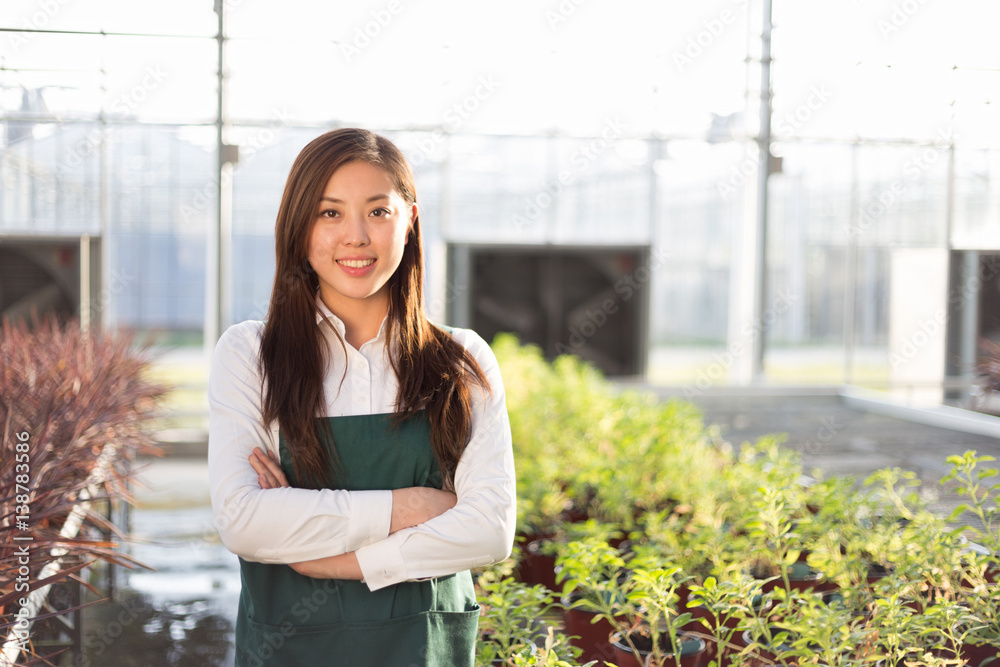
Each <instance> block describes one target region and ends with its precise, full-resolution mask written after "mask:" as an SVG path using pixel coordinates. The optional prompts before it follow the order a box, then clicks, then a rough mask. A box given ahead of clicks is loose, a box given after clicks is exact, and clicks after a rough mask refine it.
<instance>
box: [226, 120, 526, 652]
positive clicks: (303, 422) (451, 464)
mask: <svg viewBox="0 0 1000 667" xmlns="http://www.w3.org/2000/svg"><path fill="white" fill-rule="evenodd" d="M275 239H276V254H277V266H276V271H275V281H274V289H273V291H272V294H271V302H270V308H269V311H268V316H267V320H266V321H265V322H243V323H241V324H237V325H235V326H233V327H231V328H230V329H229V330H228V331H226V332H225V334H224V335H223V336H222V338H221V339H220V340H219V343H218V346H217V348H216V351H215V355H214V357H213V360H212V371H211V377H210V380H209V390H208V394H209V406H210V413H211V417H210V431H209V433H210V435H209V454H208V456H209V474H210V484H211V492H212V505H213V508H214V511H215V516H216V522H217V525H218V528H219V533H220V534H221V536H222V541H223V543H224V544H225V545H226V547H227V548H228V549H229V550H230V551H232V552H234V553H235V554H237V555H238V556H239V557H240V570H241V576H242V590H241V593H240V605H239V611H238V617H237V624H236V653H237V656H236V664H237V665H238V666H240V667H257V666H259V665H281V666H282V667H290V666H297V665H302V666H304V667H314V666H322V665H351V666H361V665H371V666H373V667H376V666H377V667H393V666H396V665H399V666H401V667H409V666H410V665H440V666H442V667H444V666H447V667H458V666H461V665H472V663H473V654H474V646H475V638H476V631H477V623H478V615H479V608H478V606H477V605H476V601H475V594H474V591H473V587H472V580H471V576H470V574H469V571H468V570H469V568H472V567H478V566H483V565H487V564H490V563H493V562H496V561H498V560H502V559H504V558H506V557H507V556H509V555H510V550H511V546H512V543H513V532H514V519H515V497H514V470H513V455H512V452H511V445H510V427H509V424H508V421H507V412H506V408H505V406H504V391H503V385H502V383H501V379H500V374H499V370H498V368H497V364H496V359H495V358H494V356H493V354H492V352H491V350H490V349H489V347H488V346H487V345H486V343H485V342H484V341H483V340H482V339H481V338H480V337H479V336H477V335H476V334H475V333H473V332H472V331H469V330H462V329H455V330H445V329H442V328H440V327H437V326H435V325H433V324H431V323H430V322H429V321H428V320H427V318H426V316H425V314H424V311H423V301H422V287H423V253H422V247H421V236H420V222H419V216H418V208H417V197H416V189H415V187H414V182H413V173H412V171H411V169H410V167H409V165H408V164H407V163H406V160H405V158H404V157H403V155H402V154H401V153H400V151H399V150H398V149H397V148H396V147H395V146H394V145H393V144H392V143H391V142H389V141H388V140H386V139H385V138H383V137H380V136H378V135H375V134H373V133H371V132H368V131H365V130H359V129H341V130H335V131H333V132H329V133H327V134H324V135H322V136H320V137H319V138H317V139H315V140H313V141H312V142H311V143H310V144H309V145H307V146H306V147H305V148H304V149H303V150H302V152H301V153H300V154H299V156H298V158H297V159H296V160H295V163H294V164H293V165H292V169H291V173H290V174H289V177H288V182H287V183H286V185H285V192H284V195H283V197H282V201H281V207H280V209H279V211H278V219H277V224H276V229H275Z"/></svg>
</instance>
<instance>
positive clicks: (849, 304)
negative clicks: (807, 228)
mask: <svg viewBox="0 0 1000 667" xmlns="http://www.w3.org/2000/svg"><path fill="white" fill-rule="evenodd" d="M858 151H859V147H858V144H857V143H855V144H854V146H852V148H851V213H850V215H851V224H850V226H848V233H847V245H846V252H847V257H846V262H845V263H846V267H845V269H844V276H845V277H844V384H851V382H852V380H853V374H854V339H855V329H856V328H857V324H856V322H855V313H856V310H857V308H856V306H855V302H856V299H857V289H858V276H857V273H858V235H859V234H860V233H861V192H860V189H861V188H860V185H859V183H858Z"/></svg>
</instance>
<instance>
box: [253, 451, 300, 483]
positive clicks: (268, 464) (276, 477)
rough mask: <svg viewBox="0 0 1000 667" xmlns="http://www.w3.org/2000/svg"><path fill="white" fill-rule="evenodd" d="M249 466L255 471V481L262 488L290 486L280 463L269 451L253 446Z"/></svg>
mask: <svg viewBox="0 0 1000 667" xmlns="http://www.w3.org/2000/svg"><path fill="white" fill-rule="evenodd" d="M250 466H251V467H252V468H253V469H254V472H256V473H257V481H258V483H259V484H260V488H262V489H277V488H281V487H284V486H290V485H289V483H288V479H287V478H286V477H285V473H284V472H283V471H282V470H281V465H280V464H279V463H278V460H277V458H276V457H275V456H274V454H272V453H271V452H267V453H266V454H265V453H264V451H262V450H261V449H260V448H259V447H254V450H253V453H252V454H251V455H250Z"/></svg>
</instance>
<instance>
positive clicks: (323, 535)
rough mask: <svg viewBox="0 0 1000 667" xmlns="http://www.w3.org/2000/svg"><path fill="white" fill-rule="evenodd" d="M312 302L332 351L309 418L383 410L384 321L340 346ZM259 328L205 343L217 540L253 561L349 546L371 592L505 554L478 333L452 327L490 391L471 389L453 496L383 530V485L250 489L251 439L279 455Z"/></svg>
mask: <svg viewBox="0 0 1000 667" xmlns="http://www.w3.org/2000/svg"><path fill="white" fill-rule="evenodd" d="M320 304H321V306H320V307H321V309H322V312H321V313H318V314H317V317H316V322H317V326H319V327H320V328H321V330H322V331H323V334H324V336H325V339H326V341H327V344H329V345H330V350H331V353H330V355H329V356H330V361H329V363H328V367H327V370H326V376H325V378H326V379H325V381H324V384H323V390H324V392H325V397H326V410H325V413H324V414H323V415H317V416H327V417H339V416H350V415H368V414H378V413H386V412H393V411H394V408H395V401H396V389H397V386H398V382H397V380H396V375H395V373H394V372H393V370H392V367H391V366H390V365H389V359H388V355H387V353H386V340H385V328H386V322H385V321H383V323H382V327H381V328H380V329H379V333H378V335H377V336H376V337H375V338H373V339H372V340H370V341H368V342H367V343H365V344H364V345H362V346H361V348H360V349H355V348H354V347H352V346H351V345H348V344H346V343H345V344H344V345H343V346H342V345H341V344H340V342H339V341H338V340H337V333H335V332H334V331H333V330H332V329H331V327H330V326H329V324H327V323H326V322H324V321H323V315H325V316H326V317H327V319H328V320H329V322H330V323H332V324H333V326H334V327H335V328H336V330H337V332H339V335H340V337H341V339H342V340H343V337H344V324H343V322H342V321H341V320H340V319H339V318H337V316H335V315H334V314H333V313H332V312H330V311H329V310H328V309H326V308H325V306H323V305H322V302H320ZM262 331H263V323H262V322H253V321H250V322H243V323H241V324H237V325H234V326H232V327H230V328H229V329H228V330H227V331H226V332H225V333H224V334H223V336H222V337H221V338H220V340H219V343H218V345H217V346H216V349H215V354H214V356H213V358H212V370H211V375H210V377H209V382H208V402H209V412H210V421H209V443H208V471H209V483H210V485H211V495H212V507H213V510H214V513H215V520H216V526H217V528H218V530H219V534H220V535H221V537H222V541H223V544H225V546H226V548H227V549H229V550H230V551H232V552H233V553H235V554H237V555H238V556H240V557H242V558H244V559H246V560H249V561H257V562H262V563H297V562H300V561H305V560H313V559H316V558H323V557H327V556H335V555H339V554H343V553H349V552H352V551H353V552H355V554H356V556H357V558H358V562H359V564H360V565H361V571H362V573H363V574H364V580H365V582H366V583H367V584H368V587H369V588H370V589H371V590H377V589H379V588H383V587H385V586H389V585H391V584H395V583H399V582H401V581H407V580H412V579H424V578H428V577H439V576H444V575H448V574H454V573H455V572H460V571H462V570H467V569H469V568H472V567H479V566H483V565H489V564H490V563H493V562H496V561H499V560H503V559H504V558H507V557H508V556H509V555H510V551H511V547H512V545H513V539H514V527H515V520H516V516H515V515H516V507H515V490H514V489H515V483H514V457H513V453H512V450H511V436H510V424H509V422H508V419H507V408H506V404H505V399H504V389H503V383H502V381H501V379H500V370H499V368H498V366H497V362H496V357H495V356H494V355H493V351H492V350H491V349H490V348H489V346H488V345H487V344H486V342H485V341H484V340H483V339H482V338H481V337H480V336H479V335H477V334H476V333H475V332H473V331H470V330H468V329H455V330H454V332H453V335H454V337H455V340H456V341H458V342H459V343H460V344H461V345H463V346H464V347H465V348H466V349H468V350H469V352H470V353H471V354H472V356H473V357H474V358H475V359H476V361H477V362H478V363H479V365H480V366H481V367H482V369H483V371H484V373H485V374H486V377H487V379H488V380H489V383H490V387H491V389H492V394H487V393H486V392H484V391H482V390H481V389H480V388H479V387H473V403H472V437H471V440H470V442H469V444H468V446H467V447H466V449H465V452H464V453H463V454H462V457H461V459H460V460H459V463H458V468H457V470H456V471H455V493H456V494H457V496H458V502H457V504H456V505H455V507H453V508H452V509H450V510H448V511H447V512H445V513H444V514H441V515H440V516H437V517H435V518H433V519H431V520H430V521H427V522H425V523H423V524H421V525H419V526H414V527H412V528H406V529H403V530H400V531H397V532H395V533H393V534H391V535H390V534H389V523H390V519H391V515H392V491H391V490H384V491H381V490H376V491H346V490H342V489H320V490H314V489H297V488H290V487H289V488H280V489H267V490H264V489H261V488H260V485H259V483H258V481H257V473H256V472H254V470H253V468H252V467H251V466H250V462H249V457H250V454H251V452H252V451H253V448H254V447H260V448H261V449H264V450H267V451H270V452H274V453H275V454H277V453H278V424H277V422H275V423H273V424H270V425H268V426H267V427H265V426H264V425H263V424H262V423H261V384H262V380H261V375H260V371H259V368H258V350H259V349H260V337H261V333H262ZM345 347H346V358H345V354H344V348H345ZM345 369H346V375H345ZM341 377H343V378H344V380H343V383H341Z"/></svg>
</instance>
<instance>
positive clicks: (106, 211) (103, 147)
mask: <svg viewBox="0 0 1000 667" xmlns="http://www.w3.org/2000/svg"><path fill="white" fill-rule="evenodd" d="M102 42H103V40H102ZM106 91H107V72H106V70H105V68H104V58H103V57H102V58H101V99H106V97H107V96H106V95H105V93H106ZM100 123H101V144H100V154H99V158H100V162H99V165H98V176H97V178H98V184H99V185H98V187H99V193H98V197H99V200H98V207H99V209H100V213H99V215H100V218H101V247H100V249H99V250H100V256H101V265H100V267H99V276H100V278H99V279H98V285H99V286H100V294H99V296H98V303H97V306H98V308H99V309H100V316H101V329H103V330H105V331H108V330H110V329H111V327H112V323H114V322H117V321H118V313H117V307H118V304H117V298H116V297H115V295H113V294H112V293H111V289H110V280H109V279H108V276H109V275H110V274H111V268H110V267H111V261H112V259H114V250H115V247H114V246H113V241H112V238H111V172H110V169H109V165H110V159H109V157H108V154H109V153H110V151H111V142H110V141H109V140H108V117H107V115H105V113H104V105H103V104H102V105H101V116H100Z"/></svg>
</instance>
